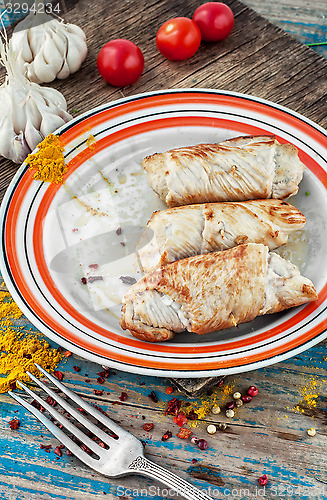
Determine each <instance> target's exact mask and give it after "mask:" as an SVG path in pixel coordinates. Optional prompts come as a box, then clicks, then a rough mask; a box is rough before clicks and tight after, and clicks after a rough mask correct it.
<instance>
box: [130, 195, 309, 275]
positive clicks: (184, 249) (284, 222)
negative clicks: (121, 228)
mask: <svg viewBox="0 0 327 500" xmlns="http://www.w3.org/2000/svg"><path fill="white" fill-rule="evenodd" d="M304 224H305V217H304V215H303V214H302V213H301V212H300V211H299V210H298V209H297V208H295V207H293V206H292V205H290V204H289V203H287V202H286V201H281V200H256V201H245V202H230V203H203V204H195V205H186V206H182V207H175V208H168V209H167V210H161V211H158V212H155V213H154V214H153V215H152V217H151V219H150V220H149V222H148V224H147V228H146V230H145V232H144V233H143V235H142V237H141V240H140V242H139V244H138V247H137V251H138V256H139V259H140V262H141V265H142V268H143V270H144V271H145V272H148V271H150V270H152V269H154V268H155V267H157V266H161V265H165V264H167V263H168V262H174V261H175V260H180V259H184V258H185V257H191V256H192V255H200V254H205V253H209V252H214V251H217V250H226V249H228V248H232V247H234V246H236V245H240V244H242V243H263V244H265V245H267V246H268V247H269V250H273V249H275V248H277V247H279V246H281V245H284V244H285V243H286V242H287V239H288V235H289V234H290V233H291V232H292V231H295V230H298V229H301V228H303V226H304Z"/></svg>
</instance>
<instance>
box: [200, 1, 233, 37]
mask: <svg viewBox="0 0 327 500" xmlns="http://www.w3.org/2000/svg"><path fill="white" fill-rule="evenodd" d="M192 19H193V21H195V22H196V24H197V25H198V26H199V28H200V31H201V37H202V40H205V41H206V42H218V41H219V40H224V38H227V37H228V35H229V34H230V32H231V31H232V29H233V26H234V15H233V12H232V11H231V9H230V8H229V7H228V5H226V4H224V3H221V2H208V3H204V4H203V5H200V7H198V8H197V9H196V11H195V12H194V14H193V18H192Z"/></svg>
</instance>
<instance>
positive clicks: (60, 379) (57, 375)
mask: <svg viewBox="0 0 327 500" xmlns="http://www.w3.org/2000/svg"><path fill="white" fill-rule="evenodd" d="M53 374H54V376H55V377H56V378H57V379H58V380H59V382H61V381H62V380H64V374H63V373H62V372H60V371H58V370H55V371H54V372H53Z"/></svg>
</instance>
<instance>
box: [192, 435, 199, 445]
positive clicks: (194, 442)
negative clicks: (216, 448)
mask: <svg viewBox="0 0 327 500" xmlns="http://www.w3.org/2000/svg"><path fill="white" fill-rule="evenodd" d="M198 442H199V438H197V437H196V436H192V437H191V443H193V444H198Z"/></svg>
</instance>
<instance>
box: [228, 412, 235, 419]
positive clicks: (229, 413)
mask: <svg viewBox="0 0 327 500" xmlns="http://www.w3.org/2000/svg"><path fill="white" fill-rule="evenodd" d="M234 415H235V411H234V410H226V417H228V418H233V417H234Z"/></svg>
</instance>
